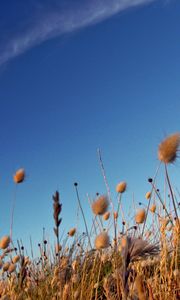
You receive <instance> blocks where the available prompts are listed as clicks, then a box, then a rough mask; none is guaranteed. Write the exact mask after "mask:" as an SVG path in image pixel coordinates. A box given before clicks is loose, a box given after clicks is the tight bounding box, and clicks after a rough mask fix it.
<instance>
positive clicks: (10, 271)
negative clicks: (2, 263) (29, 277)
mask: <svg viewBox="0 0 180 300" xmlns="http://www.w3.org/2000/svg"><path fill="white" fill-rule="evenodd" d="M15 270H16V265H15V264H10V265H9V268H8V272H9V273H13V272H14V271H15Z"/></svg>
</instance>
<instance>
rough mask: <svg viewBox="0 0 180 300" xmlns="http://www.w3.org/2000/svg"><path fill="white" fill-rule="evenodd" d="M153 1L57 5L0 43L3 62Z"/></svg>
mask: <svg viewBox="0 0 180 300" xmlns="http://www.w3.org/2000/svg"><path fill="white" fill-rule="evenodd" d="M153 1H157V0H89V1H88V2H87V1H84V3H85V4H82V5H81V6H79V7H77V6H75V7H74V8H73V9H72V8H71V7H69V8H68V9H66V10H62V8H61V9H59V10H58V9H57V7H56V11H53V10H52V11H50V12H49V13H44V14H42V15H40V16H39V18H38V20H36V22H35V23H34V24H32V25H31V26H30V27H28V28H25V29H24V31H23V32H22V33H19V32H17V33H16V34H14V36H12V37H11V38H10V40H9V42H6V43H4V45H2V46H1V49H0V65H2V64H4V63H6V62H8V61H9V60H11V59H12V58H14V57H16V56H18V55H20V54H23V53H24V52H26V51H27V50H28V49H31V48H32V47H34V46H36V45H39V44H41V43H42V42H44V41H46V40H48V39H51V38H54V37H58V36H61V35H62V34H65V33H68V32H73V31H75V30H78V29H81V28H83V27H86V26H90V25H94V24H96V23H98V22H101V21H103V20H105V19H107V18H110V17H112V16H113V15H115V14H117V13H119V12H121V11H123V10H125V9H128V8H131V7H136V6H139V5H143V4H144V5H145V4H148V3H150V2H153Z"/></svg>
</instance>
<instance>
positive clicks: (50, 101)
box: [0, 0, 180, 245]
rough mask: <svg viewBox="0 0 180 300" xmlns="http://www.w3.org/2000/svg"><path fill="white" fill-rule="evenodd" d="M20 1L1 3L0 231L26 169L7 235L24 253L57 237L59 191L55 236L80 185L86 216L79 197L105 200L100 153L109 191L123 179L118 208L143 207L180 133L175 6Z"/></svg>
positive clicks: (70, 222) (71, 212)
mask: <svg viewBox="0 0 180 300" xmlns="http://www.w3.org/2000/svg"><path fill="white" fill-rule="evenodd" d="M25 2H26V4H22V1H20V0H16V1H10V0H8V1H3V2H1V4H0V141H1V147H0V193H1V197H0V198H1V200H0V201H1V216H0V235H4V234H6V233H7V232H8V231H9V219H10V207H11V202H12V199H13V195H14V190H15V187H14V184H13V180H12V175H13V174H14V172H15V171H16V169H18V168H20V167H23V168H25V170H26V174H27V177H26V181H25V182H24V183H23V184H21V185H19V186H18V191H17V202H16V207H15V219H14V238H15V239H16V238H17V237H18V238H22V239H23V240H24V241H25V243H27V245H28V238H29V235H30V234H31V236H32V239H33V241H34V242H35V243H38V241H39V240H40V239H41V237H42V228H43V226H44V227H45V228H46V231H47V235H50V236H51V235H52V234H53V232H52V227H53V218H52V194H53V193H54V192H55V190H56V189H58V190H59V191H60V195H61V201H62V203H63V211H62V217H63V223H62V226H61V230H62V229H63V228H65V232H67V231H68V230H69V228H70V227H73V226H74V225H75V217H76V207H77V201H76V196H75V192H74V187H73V183H74V182H75V181H77V182H78V183H79V192H80V197H81V200H82V205H83V207H84V210H85V213H86V215H87V219H90V209H89V206H88V203H87V198H86V193H89V195H90V196H91V197H94V195H95V193H96V192H97V191H98V192H100V193H104V192H105V186H104V183H103V179H102V176H101V173H100V168H99V164H98V159H97V148H98V147H100V148H101V150H102V155H103V160H104V164H105V167H106V172H107V177H108V180H109V184H110V187H111V189H112V191H114V188H115V186H116V184H117V183H118V181H121V180H126V181H127V183H128V191H127V193H126V194H125V195H124V206H125V207H128V206H129V205H130V203H131V199H132V194H133V192H134V194H135V200H136V202H139V201H143V200H144V193H145V192H146V191H147V190H148V189H149V186H148V183H147V178H148V177H149V176H153V174H154V172H155V169H156V166H157V163H158V161H157V155H156V152H157V145H158V143H159V141H160V140H161V139H162V138H164V136H165V135H166V134H169V133H171V132H176V131H179V124H180V2H179V1H176V0H172V1H158V0H156V1H143V0H139V1H133V0H127V2H126V4H125V5H124V4H123V1H121V0H119V1H118V0H113V1H112V2H111V1H109V0H108V1H106V0H104V1H103V0H102V1H94V0H93V1H90V0H86V1H76V4H74V3H73V1H64V3H63V1H54V0H53V1H51V0H46V1H40V0H38V1H34V0H32V1H30V0H29V1H25ZM59 2H61V4H59ZM147 2H148V4H147ZM172 169H173V170H174V172H175V173H177V176H179V172H180V169H179V165H178V164H177V165H176V166H175V167H172ZM175 173H174V174H175ZM83 230H84V229H83Z"/></svg>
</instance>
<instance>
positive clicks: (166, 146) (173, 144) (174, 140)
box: [158, 133, 180, 164]
mask: <svg viewBox="0 0 180 300" xmlns="http://www.w3.org/2000/svg"><path fill="white" fill-rule="evenodd" d="M179 145H180V133H175V134H172V135H170V136H168V137H167V138H166V139H165V140H164V141H162V143H161V144H160V145H159V148H158V158H159V160H160V161H162V162H164V163H166V164H168V163H173V162H174V161H175V159H176V157H177V151H178V149H179Z"/></svg>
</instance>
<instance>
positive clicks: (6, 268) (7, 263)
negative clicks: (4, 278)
mask: <svg viewBox="0 0 180 300" xmlns="http://www.w3.org/2000/svg"><path fill="white" fill-rule="evenodd" d="M9 266H10V263H9V262H6V263H4V265H3V271H4V272H6V271H8V269H9Z"/></svg>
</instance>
